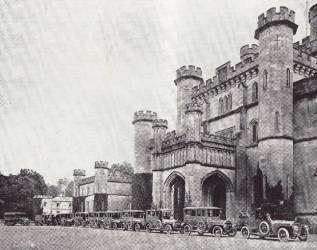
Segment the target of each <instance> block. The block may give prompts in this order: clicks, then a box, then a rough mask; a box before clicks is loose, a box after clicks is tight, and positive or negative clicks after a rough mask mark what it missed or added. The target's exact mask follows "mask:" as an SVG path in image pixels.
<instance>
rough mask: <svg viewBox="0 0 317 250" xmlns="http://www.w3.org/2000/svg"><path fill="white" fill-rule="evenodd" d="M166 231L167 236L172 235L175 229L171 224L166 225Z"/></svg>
mask: <svg viewBox="0 0 317 250" xmlns="http://www.w3.org/2000/svg"><path fill="white" fill-rule="evenodd" d="M164 230H165V232H166V233H167V234H171V233H172V231H173V228H172V226H171V225H170V224H166V225H165V226H164Z"/></svg>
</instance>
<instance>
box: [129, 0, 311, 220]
mask: <svg viewBox="0 0 317 250" xmlns="http://www.w3.org/2000/svg"><path fill="white" fill-rule="evenodd" d="M309 22H310V36H308V37H306V38H304V39H303V40H302V42H301V43H300V42H296V43H294V42H293V36H294V35H295V33H296V31H297V28H298V26H297V24H296V23H295V12H294V11H292V10H289V9H288V8H286V7H280V10H279V11H277V10H276V8H271V9H269V10H268V11H267V12H266V13H265V14H261V15H260V16H259V17H258V24H257V28H256V30H255V38H256V39H257V40H258V45H256V44H252V45H245V46H243V47H241V49H240V58H241V61H240V62H239V63H238V64H236V65H235V66H231V64H230V61H229V62H227V63H225V64H223V65H221V66H219V67H218V68H216V72H215V76H213V77H212V78H210V79H208V80H206V81H205V80H204V79H203V78H202V70H201V69H200V68H199V67H195V66H191V65H190V66H188V67H186V66H183V67H181V68H180V69H178V70H177V71H176V80H175V81H174V82H175V85H176V89H177V101H176V105H177V125H176V130H175V131H170V132H167V131H168V122H167V120H164V119H158V115H157V114H156V113H155V112H151V111H138V112H136V113H135V114H134V119H133V124H134V130H135V137H134V150H135V164H134V165H135V176H134V178H135V180H136V181H135V182H133V184H132V206H133V208H136V209H139V208H142V209H146V208H150V207H151V206H152V207H160V208H172V209H174V214H175V217H176V218H180V219H182V209H183V208H184V206H218V207H221V208H223V210H224V213H225V214H226V216H227V217H233V218H235V217H237V215H238V213H239V211H242V210H248V211H251V210H252V209H254V208H257V207H259V206H260V205H261V204H263V203H267V202H269V203H276V204H280V205H281V204H282V205H284V206H285V209H286V210H288V211H290V214H292V215H293V216H301V217H304V218H308V219H309V220H311V221H314V222H315V223H316V222H317V77H315V75H316V72H317V5H314V6H312V7H311V8H310V11H309Z"/></svg>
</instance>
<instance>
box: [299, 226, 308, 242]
mask: <svg viewBox="0 0 317 250" xmlns="http://www.w3.org/2000/svg"><path fill="white" fill-rule="evenodd" d="M298 239H299V240H300V241H307V239H308V230H307V229H306V228H304V229H303V232H302V233H301V235H300V236H298Z"/></svg>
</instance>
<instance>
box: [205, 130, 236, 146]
mask: <svg viewBox="0 0 317 250" xmlns="http://www.w3.org/2000/svg"><path fill="white" fill-rule="evenodd" d="M201 140H202V141H203V142H209V143H216V144H223V145H231V146H234V145H235V141H234V140H233V139H232V138H229V137H224V136H219V135H215V134H207V133H203V134H202V135H201Z"/></svg>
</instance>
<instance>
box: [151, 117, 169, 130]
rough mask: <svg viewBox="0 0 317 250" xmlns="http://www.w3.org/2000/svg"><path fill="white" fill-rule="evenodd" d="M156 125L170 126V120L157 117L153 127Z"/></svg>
mask: <svg viewBox="0 0 317 250" xmlns="http://www.w3.org/2000/svg"><path fill="white" fill-rule="evenodd" d="M154 127H164V128H167V127H168V122H167V120H165V119H155V120H154V121H153V123H152V128H154Z"/></svg>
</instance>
